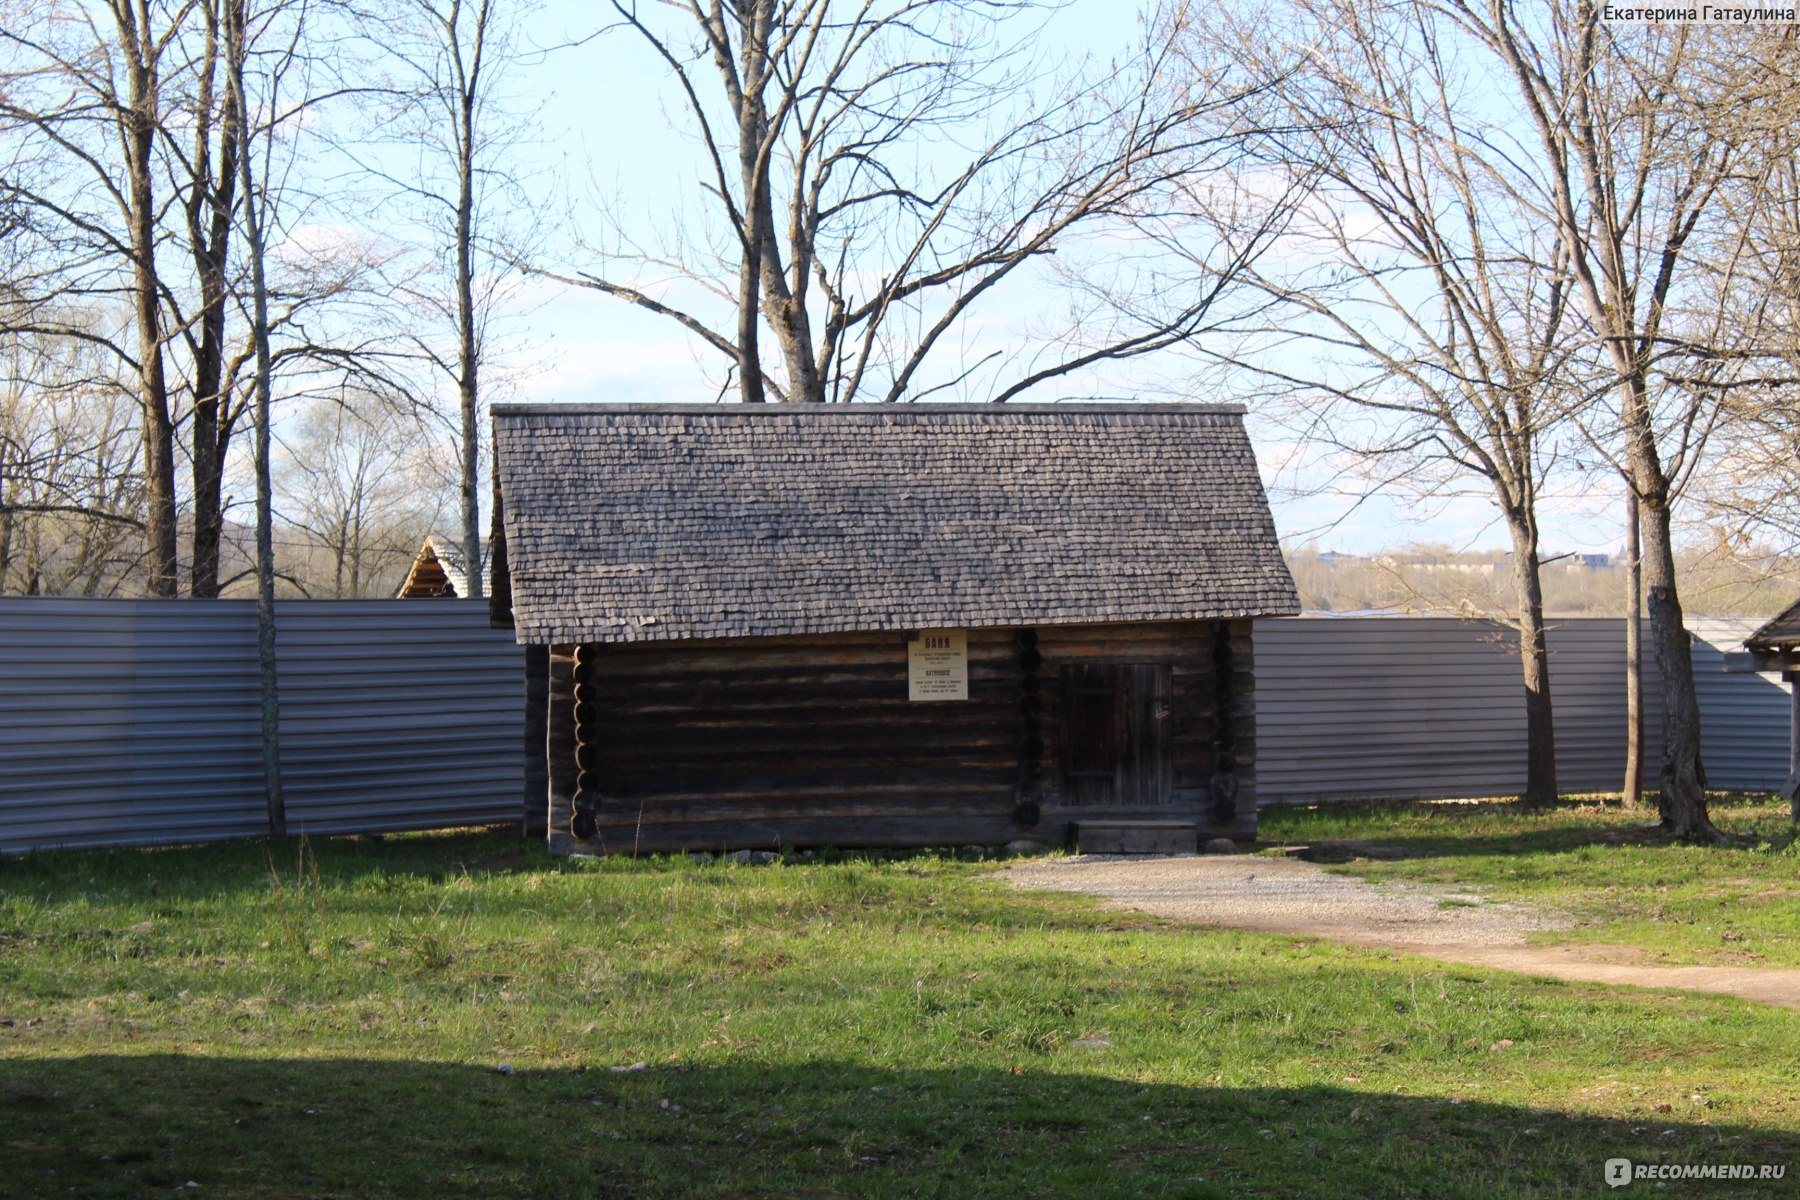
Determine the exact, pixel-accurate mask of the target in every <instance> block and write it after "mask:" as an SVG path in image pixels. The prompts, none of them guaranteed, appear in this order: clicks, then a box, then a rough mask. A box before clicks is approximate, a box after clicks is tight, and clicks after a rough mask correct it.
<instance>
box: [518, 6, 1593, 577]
mask: <svg viewBox="0 0 1800 1200" xmlns="http://www.w3.org/2000/svg"><path fill="white" fill-rule="evenodd" d="M1127 11H1128V10H1126V9H1125V8H1124V6H1123V5H1122V4H1120V3H1118V2H1117V0H1114V2H1111V3H1109V2H1108V0H1071V2H1070V3H1068V4H1067V6H1066V7H1065V8H1064V9H1063V10H1062V11H1060V12H1058V13H1056V14H1055V15H1054V16H1052V17H1051V18H1050V20H1049V22H1048V24H1047V25H1046V27H1045V29H1044V31H1043V33H1042V35H1041V36H1040V37H1038V38H1037V39H1036V45H1037V47H1038V49H1039V51H1040V52H1042V53H1045V54H1047V55H1067V56H1069V57H1071V58H1078V57H1080V56H1083V55H1089V56H1092V58H1093V60H1094V61H1095V62H1096V63H1104V62H1106V61H1108V60H1111V59H1113V58H1116V57H1117V56H1119V55H1121V54H1122V53H1124V52H1126V51H1127V50H1128V49H1129V47H1130V45H1131V43H1132V41H1133V39H1134V36H1135V34H1136V32H1137V28H1138V19H1137V18H1136V17H1135V16H1133V17H1132V18H1131V19H1125V17H1124V14H1125V13H1126V12H1127ZM610 12H611V7H610V5H609V4H606V3H603V2H601V0H552V2H551V3H549V4H548V5H547V6H546V8H545V10H544V11H543V13H542V15H541V17H540V18H539V20H538V21H537V22H536V23H534V25H532V26H531V27H530V30H529V36H531V37H532V38H534V39H536V40H537V41H538V42H539V43H540V44H551V43H556V42H574V41H579V42H580V43H581V44H580V45H578V46H575V47H573V48H567V49H560V50H557V51H555V52H553V53H550V54H547V55H545V56H544V57H543V59H542V61H541V63H536V64H533V65H531V66H530V67H528V68H527V69H526V71H525V73H524V74H523V75H522V77H521V91H520V95H521V97H524V96H529V97H531V98H532V101H533V102H535V103H540V104H541V109H540V110H539V112H538V116H537V125H538V127H539V128H540V130H541V133H540V134H539V135H537V136H536V137H534V138H533V140H532V142H531V143H530V145H529V146H528V147H527V148H526V150H525V155H526V158H527V160H528V161H529V162H530V164H531V168H530V169H532V170H536V171H539V172H542V173H544V174H545V175H547V176H549V177H551V178H553V179H554V180H555V181H556V183H557V185H558V186H557V187H556V188H555V189H553V190H554V191H556V192H557V193H559V199H558V201H557V205H558V207H557V208H556V209H555V210H554V211H551V212H549V213H548V214H547V217H548V220H547V224H546V228H547V230H548V233H547V240H546V244H545V250H544V254H545V258H546V260H547V261H553V262H556V263H558V264H559V265H560V266H561V267H562V268H563V269H565V270H576V271H579V270H582V269H591V270H595V271H599V270H602V269H604V267H603V263H604V258H603V256H601V255H600V254H599V253H598V252H596V251H595V250H594V249H593V248H592V243H593V242H594V241H595V240H597V239H596V238H595V237H594V236H592V234H591V233H590V236H589V237H588V238H587V241H588V243H589V244H588V245H586V246H583V245H581V244H578V240H577V238H576V237H575V236H574V235H575V234H576V232H577V231H580V230H583V229H584V228H585V229H588V230H590V231H591V230H593V229H594V228H595V225H594V223H593V218H594V216H595V214H596V212H597V209H598V203H597V198H599V197H606V198H608V199H609V201H610V202H612V203H615V204H620V205H622V210H621V211H622V220H623V222H624V224H625V227H626V228H628V229H632V230H636V231H640V232H642V235H643V236H645V237H648V236H650V234H649V230H650V229H651V228H652V227H654V226H655V225H656V224H657V223H658V222H659V221H660V220H662V219H664V218H666V216H667V214H669V213H671V212H674V211H677V210H679V209H680V208H681V207H682V206H683V205H684V204H691V203H692V201H693V197H694V189H695V186H696V183H695V179H694V176H693V174H692V162H693V158H692V156H691V153H690V151H691V142H690V134H689V131H688V129H687V128H686V126H685V123H684V122H682V120H681V109H680V107H679V97H678V96H677V95H675V94H674V92H673V89H672V88H671V87H670V86H669V82H668V76H667V73H666V71H665V70H664V69H663V68H662V67H661V66H660V65H659V64H658V63H657V62H656V61H655V60H654V59H653V58H651V57H650V56H649V55H648V54H647V53H646V47H645V46H644V44H643V43H642V42H641V41H640V40H638V39H637V38H636V35H634V34H633V33H631V32H630V31H629V30H613V31H610V32H600V33H598V34H596V33H595V32H594V30H595V26H596V24H597V23H598V22H599V20H600V19H601V18H602V17H603V16H604V15H605V14H608V13H610ZM614 269H615V270H616V267H615V268H614ZM1033 302H1034V298H1033V297H1030V296H1023V295H1021V294H1020V293H1018V292H1015V293H1013V294H1012V295H1010V296H1008V297H1005V298H1003V299H1001V300H999V301H998V302H997V303H996V304H994V305H991V306H990V307H989V308H988V309H987V310H986V311H984V312H983V313H982V314H981V316H982V319H983V320H984V321H988V322H995V323H998V324H999V325H1001V326H1004V325H1006V324H1007V323H1009V322H1020V323H1024V322H1030V321H1031V320H1033V319H1034V317H1037V316H1039V315H1040V314H1038V313H1035V312H1034V311H1032V308H1031V305H1032V303H1033ZM498 331H499V332H500V334H501V341H502V343H503V344H504V345H505V346H506V347H508V348H509V351H510V353H508V354H507V356H506V358H507V368H508V370H507V374H508V376H509V378H508V379H507V381H506V384H505V386H504V388H503V389H502V391H501V392H500V393H496V396H495V398H499V399H508V400H522V401H534V402H535V401H584V402H668V401H709V400H713V399H716V398H717V385H716V379H717V375H718V371H717V360H718V356H717V352H716V351H714V350H712V349H711V348H710V347H707V346H705V345H704V344H703V343H701V342H699V340H698V339H696V338H694V337H693V336H692V335H689V334H687V333H686V332H685V331H684V330H682V329H680V328H679V327H678V326H676V325H675V324H674V323H673V322H671V321H668V320H667V319H665V318H662V317H659V316H656V315H654V314H651V313H648V312H645V311H643V310H641V309H638V308H635V307H633V306H631V305H629V304H627V303H624V302H622V301H618V300H614V299H612V298H609V297H606V296H603V295H601V294H600V293H598V292H594V291H591V290H585V289H579V288H570V287H567V286H565V285H562V284H558V283H555V282H553V281H549V280H543V279H537V280H531V281H528V282H526V283H525V284H523V285H522V286H521V287H520V288H519V289H518V290H517V292H516V294H514V295H513V296H512V298H511V299H510V300H509V302H508V305H507V308H506V310H505V311H504V312H503V313H502V315H501V320H500V322H499V324H498ZM977 336H979V335H977ZM1154 384H1155V386H1156V387H1157V388H1158V389H1162V388H1166V386H1167V378H1166V373H1165V377H1159V378H1157V379H1156V380H1155V381H1154ZM1127 385H1129V381H1127ZM1145 386H1146V388H1148V387H1149V386H1151V385H1150V383H1149V382H1148V381H1147V382H1146V385H1145ZM1055 398H1056V394H1055V393H1054V392H1046V393H1044V394H1042V395H1039V394H1036V393H1033V394H1028V395H1027V396H1025V397H1024V399H1026V400H1032V399H1055ZM1158 398H1168V397H1167V396H1166V394H1165V395H1162V396H1159V397H1158ZM1187 398H1190V399H1194V400H1203V401H1210V402H1235V401H1238V400H1240V399H1242V397H1238V396H1232V395H1220V394H1216V393H1212V394H1190V395H1189V396H1188V397H1187ZM1248 421H1249V427H1250V431H1251V434H1252V438H1253V440H1254V442H1255V444H1256V446H1257V449H1258V456H1259V460H1260V461H1261V464H1262V467H1263V475H1264V482H1265V486H1266V487H1267V488H1268V489H1269V491H1270V498H1271V502H1272V505H1273V507H1274V511H1275V518H1276V524H1277V527H1278V528H1279V530H1280V531H1281V535H1282V537H1283V540H1284V541H1286V542H1289V543H1291V544H1296V545H1297V544H1302V543H1305V542H1308V541H1311V542H1315V543H1316V544H1317V545H1318V547H1319V548H1320V549H1335V550H1340V551H1347V552H1352V553H1367V552H1370V551H1373V550H1378V549H1383V548H1392V547H1397V546H1401V545H1405V544H1409V543H1417V542H1432V543H1443V544H1447V545H1449V546H1452V547H1454V548H1456V549H1462V550H1492V549H1505V548H1508V547H1509V543H1508V540H1507V535H1506V533H1505V530H1504V527H1503V526H1502V525H1501V524H1500V523H1499V522H1498V520H1497V519H1496V515H1495V511H1494V508H1493V505H1492V504H1491V502H1489V501H1488V500H1487V499H1486V498H1485V496H1484V493H1483V491H1482V489H1481V486H1480V484H1479V483H1478V482H1477V483H1475V484H1472V485H1471V486H1470V487H1468V488H1466V489H1462V490H1461V491H1460V492H1459V493H1458V494H1454V495H1450V496H1445V497H1440V498H1438V499H1436V500H1433V501H1431V502H1421V501H1419V500H1417V499H1416V498H1413V497H1410V496H1405V495H1400V494H1377V495H1373V496H1370V495H1368V494H1367V492H1368V488H1367V487H1366V485H1364V484H1362V483H1361V481H1358V480H1354V479H1343V480H1340V481H1338V482H1336V483H1331V482H1330V481H1331V480H1333V479H1334V478H1335V477H1336V476H1337V475H1338V472H1337V471H1336V470H1334V463H1333V461H1332V460H1331V459H1330V458H1329V457H1328V456H1325V455H1323V454H1322V453H1321V452H1320V451H1318V450H1317V449H1316V448H1313V447H1309V446H1306V445H1302V444H1297V443H1296V442H1294V441H1293V440H1291V439H1290V438H1288V437H1287V436H1286V435H1284V434H1283V433H1282V432H1281V431H1280V430H1278V429H1276V428H1275V427H1274V426H1273V424H1272V423H1270V422H1268V421H1266V420H1264V419H1262V418H1261V417H1259V415H1258V413H1257V411H1256V410H1255V409H1254V408H1253V409H1252V411H1251V413H1250V415H1249V418H1248ZM1545 508H1546V512H1545V519H1544V525H1545V528H1546V538H1545V541H1546V545H1545V549H1544V553H1545V554H1554V553H1561V552H1565V551H1583V552H1593V551H1611V550H1616V549H1617V546H1618V543H1619V540H1620V525H1619V522H1618V519H1617V513H1618V511H1619V509H1620V504H1619V502H1618V499H1617V495H1616V489H1614V488H1611V487H1610V486H1609V485H1608V484H1606V483H1605V482H1604V481H1601V482H1599V483H1596V484H1595V485H1594V486H1592V487H1589V488H1587V489H1580V488H1578V487H1577V486H1576V485H1569V486H1565V487H1561V488H1558V489H1555V490H1553V492H1552V494H1551V495H1550V496H1548V497H1547V498H1546V501H1545Z"/></svg>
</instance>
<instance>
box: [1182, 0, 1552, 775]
mask: <svg viewBox="0 0 1800 1200" xmlns="http://www.w3.org/2000/svg"><path fill="white" fill-rule="evenodd" d="M1191 36H1193V37H1198V38H1203V39H1208V40H1211V41H1214V42H1220V41H1221V39H1224V41H1223V44H1224V45H1232V44H1236V45H1239V46H1241V47H1242V52H1243V53H1244V54H1246V55H1247V56H1250V57H1252V58H1253V59H1254V61H1257V62H1259V63H1261V64H1263V69H1264V70H1265V72H1266V73H1267V75H1268V77H1269V79H1270V80H1271V85H1270V86H1271V91H1273V92H1275V93H1276V94H1277V95H1278V96H1279V97H1280V100H1281V102H1282V104H1283V105H1284V107H1285V109H1286V112H1285V114H1284V116H1285V119H1284V120H1282V121H1281V122H1280V125H1281V127H1282V129H1283V130H1284V132H1281V133H1279V134H1276V135H1272V136H1271V137H1270V139H1269V141H1270V143H1271V144H1270V147H1269V149H1268V150H1267V151H1266V152H1265V153H1266V154H1267V156H1268V157H1269V159H1270V160H1271V162H1272V165H1271V168H1270V172H1271V173H1274V172H1282V173H1286V174H1288V175H1290V176H1291V175H1301V174H1304V175H1305V176H1306V177H1308V178H1309V179H1310V180H1312V181H1314V182H1315V185H1316V186H1315V190H1314V191H1313V195H1312V197H1311V199H1310V200H1309V201H1308V202H1307V203H1306V204H1304V205H1302V206H1301V207H1300V209H1299V211H1298V213H1297V214H1296V215H1295V217H1294V220H1293V223H1292V225H1291V226H1290V227H1289V229H1288V230H1287V232H1286V234H1285V236H1284V238H1283V240H1282V242H1281V243H1280V246H1279V249H1278V251H1277V252H1276V253H1272V254H1268V255H1266V256H1264V257H1263V258H1262V259H1261V262H1260V265H1258V266H1256V267H1255V268H1254V269H1253V270H1252V271H1250V272H1249V273H1248V275H1247V278H1249V279H1251V280H1252V281H1253V282H1254V283H1255V284H1256V285H1257V286H1258V287H1260V288H1261V289H1262V290H1263V291H1264V292H1265V293H1266V294H1267V295H1268V296H1270V297H1271V298H1272V299H1273V300H1275V301H1276V302H1277V304H1276V306H1275V307H1274V308H1273V309H1272V310H1271V311H1270V312H1268V313H1267V314H1264V323H1262V324H1260V325H1257V326H1251V327H1248V328H1245V329H1243V330H1242V332H1243V333H1244V334H1246V335H1247V341H1246V342H1245V344H1246V345H1247V349H1246V350H1244V351H1242V352H1238V353H1236V354H1235V355H1234V356H1233V358H1232V361H1233V363H1234V364H1235V365H1239V366H1247V367H1249V368H1250V369H1251V370H1252V371H1254V372H1255V373H1256V374H1257V375H1259V376H1260V377H1262V378H1263V379H1264V380H1266V381H1269V383H1271V384H1272V385H1273V388H1274V390H1275V391H1276V394H1277V396H1278V397H1281V398H1282V399H1283V405H1282V407H1283V408H1285V409H1286V410H1287V411H1288V413H1289V416H1290V419H1291V420H1292V421H1293V422H1294V423H1295V424H1296V426H1297V428H1298V429H1299V431H1300V433H1301V435H1302V436H1304V437H1306V438H1308V439H1310V440H1311V441H1312V442H1313V443H1314V444H1315V445H1318V444H1323V445H1325V446H1328V447H1330V448H1332V449H1333V450H1334V451H1337V452H1340V453H1341V454H1342V455H1344V456H1345V457H1347V458H1348V459H1349V460H1350V461H1351V462H1353V463H1355V464H1359V467H1358V469H1360V470H1363V471H1365V472H1367V473H1369V474H1370V475H1371V476H1372V477H1373V478H1374V479H1377V480H1379V481H1381V483H1382V484H1383V485H1384V486H1387V487H1390V488H1408V489H1411V490H1414V491H1417V492H1420V493H1422V494H1426V495H1431V494H1435V493H1437V492H1438V491H1440V490H1442V489H1445V488H1452V487H1456V486H1458V485H1460V483H1461V482H1462V481H1466V480H1468V479H1470V478H1474V479H1477V480H1480V481H1481V482H1482V484H1483V485H1484V486H1485V487H1486V489H1487V490H1488V492H1489V494H1490V496H1491V498H1492V500H1493V502H1494V504H1495V506H1496V507H1497V508H1498V509H1499V512H1500V516H1501V518H1502V520H1503V521H1504V523H1505V526H1506V529H1507V531H1508V533H1509V535H1510V536H1511V540H1512V547H1513V556H1512V573H1513V580H1514V585H1515V596H1516V601H1515V609H1514V611H1515V612H1516V614H1517V615H1516V617H1515V618H1513V620H1514V622H1515V623H1516V625H1517V628H1518V629H1519V633H1520V651H1521V654H1520V657H1521V661H1522V667H1523V674H1524V683H1525V711H1526V727H1527V731H1528V749H1527V771H1526V788H1525V795H1526V798H1527V799H1529V800H1533V801H1539V802H1541V801H1547V800H1552V799H1554V798H1555V796H1556V794H1557V788H1556V746H1555V730H1554V723H1553V719H1552V703H1551V690H1550V664H1549V649H1548V645H1547V638H1546V630H1545V623H1544V600H1543V585H1542V581H1541V579H1540V575H1539V569H1538V567H1539V549H1540V545H1541V530H1540V523H1539V515H1538V498H1539V495H1540V493H1541V491H1542V488H1543V484H1544V480H1545V478H1546V476H1547V475H1548V473H1549V472H1550V471H1551V470H1552V469H1553V467H1554V463H1555V461H1556V456H1557V447H1556V445H1555V441H1554V439H1555V436H1556V433H1557V430H1558V428H1559V427H1560V426H1562V425H1563V423H1564V422H1565V421H1566V420H1567V418H1568V416H1569V413H1570V409H1571V406H1572V405H1573V404H1574V403H1575V402H1577V401H1578V399H1579V396H1580V390H1581V388H1580V383H1579V381H1578V380H1576V379H1574V378H1573V377H1572V373H1571V362H1570V352H1569V343H1570V341H1571V339H1570V338H1569V336H1568V333H1569V330H1568V324H1569V311H1568V308H1569V295H1568V288H1567V282H1566V281H1567V272H1568V262H1567V259H1568V249H1567V246H1566V245H1565V244H1564V241H1563V239H1562V238H1561V237H1560V236H1559V232H1558V230H1557V229H1556V228H1555V227H1554V226H1549V227H1546V226H1545V225H1544V223H1543V222H1542V221H1541V220H1540V219H1539V218H1538V215H1537V213H1536V212H1535V211H1534V207H1533V204H1532V197H1531V196H1530V188H1531V185H1530V181H1529V180H1528V179H1521V178H1520V173H1519V170H1518V168H1517V166H1516V165H1515V164H1516V162H1517V155H1516V154H1515V153H1514V152H1513V147H1512V146H1510V145H1509V141H1510V139H1509V138H1508V135H1507V132H1506V130H1505V128H1504V126H1503V125H1502V124H1501V123H1500V122H1498V121H1496V120H1495V118H1494V115H1493V114H1492V113H1491V112H1490V111H1488V108H1487V106H1486V105H1485V103H1484V101H1483V99H1482V97H1480V96H1479V94H1476V95H1473V96H1472V95H1470V94H1469V93H1468V92H1467V91H1466V90H1465V89H1464V86H1463V83H1464V78H1465V76H1466V73H1467V71H1468V70H1469V65H1470V64H1469V62H1468V58H1469V51H1470V49H1471V47H1469V46H1468V45H1467V44H1466V42H1467V39H1465V38H1462V37H1461V35H1460V31H1458V30H1457V29H1456V28H1455V26H1454V25H1453V24H1451V23H1449V22H1446V21H1444V20H1442V19H1441V18H1440V17H1439V16H1438V15H1437V14H1435V13H1434V12H1433V10H1432V9H1431V7H1430V6H1428V5H1423V4H1418V5H1389V6H1369V5H1366V4H1361V3H1356V2H1354V0H1293V2H1292V3H1290V4H1288V5H1286V6H1285V7H1282V8H1280V9H1278V10H1276V11H1272V12H1271V11H1267V10H1264V11H1262V12H1260V13H1259V14H1258V16H1257V18H1256V23H1255V24H1252V25H1249V26H1248V27H1247V28H1245V29H1242V30H1238V29H1233V28H1232V27H1230V26H1228V25H1226V24H1225V23H1224V22H1217V21H1215V22H1212V23H1209V24H1207V25H1204V26H1199V25H1197V26H1195V27H1194V29H1193V30H1192V31H1191ZM1459 42H1461V43H1464V44H1461V45H1459V44H1458V43H1459ZM1295 43H1299V44H1301V45H1303V46H1304V47H1305V56H1306V60H1307V66H1306V68H1305V69H1304V70H1301V71H1297V72H1296V71H1293V70H1291V69H1290V67H1289V64H1288V59H1289V56H1290V55H1291V54H1292V53H1293V50H1292V47H1293V46H1294V44H1295Z"/></svg>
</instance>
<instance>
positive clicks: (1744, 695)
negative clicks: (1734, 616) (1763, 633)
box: [1688, 618, 1793, 791]
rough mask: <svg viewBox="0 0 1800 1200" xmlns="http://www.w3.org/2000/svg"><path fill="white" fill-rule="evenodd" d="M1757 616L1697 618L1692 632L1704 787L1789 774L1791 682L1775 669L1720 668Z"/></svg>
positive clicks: (1762, 784) (1771, 782)
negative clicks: (1758, 671)
mask: <svg viewBox="0 0 1800 1200" xmlns="http://www.w3.org/2000/svg"><path fill="white" fill-rule="evenodd" d="M1761 624H1762V622H1761V621H1750V620H1741V621H1740V620H1721V619H1718V618H1701V619H1699V620H1695V621H1689V622H1688V628H1689V630H1690V631H1691V632H1692V633H1693V635H1694V687H1695V690H1697V691H1698V692H1699V693H1700V748H1701V755H1702V758H1703V761H1704V762H1705V763H1706V783H1707V786H1709V787H1716V788H1733V789H1743V790H1746V791H1752V790H1761V789H1765V788H1768V789H1773V788H1776V787H1779V786H1780V785H1781V783H1782V781H1783V780H1785V779H1786V778H1787V775H1788V743H1789V738H1790V732H1789V731H1790V729H1791V728H1792V722H1793V700H1792V695H1793V685H1792V684H1790V683H1783V682H1782V679H1781V676H1780V675H1779V674H1776V673H1770V674H1767V675H1757V674H1742V675H1737V674H1732V675H1728V674H1726V673H1725V655H1726V654H1732V653H1740V652H1741V651H1742V650H1743V648H1744V639H1745V638H1747V637H1749V636H1750V635H1751V634H1752V633H1754V632H1755V631H1756V630H1757V628H1758V627H1759V626H1761Z"/></svg>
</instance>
